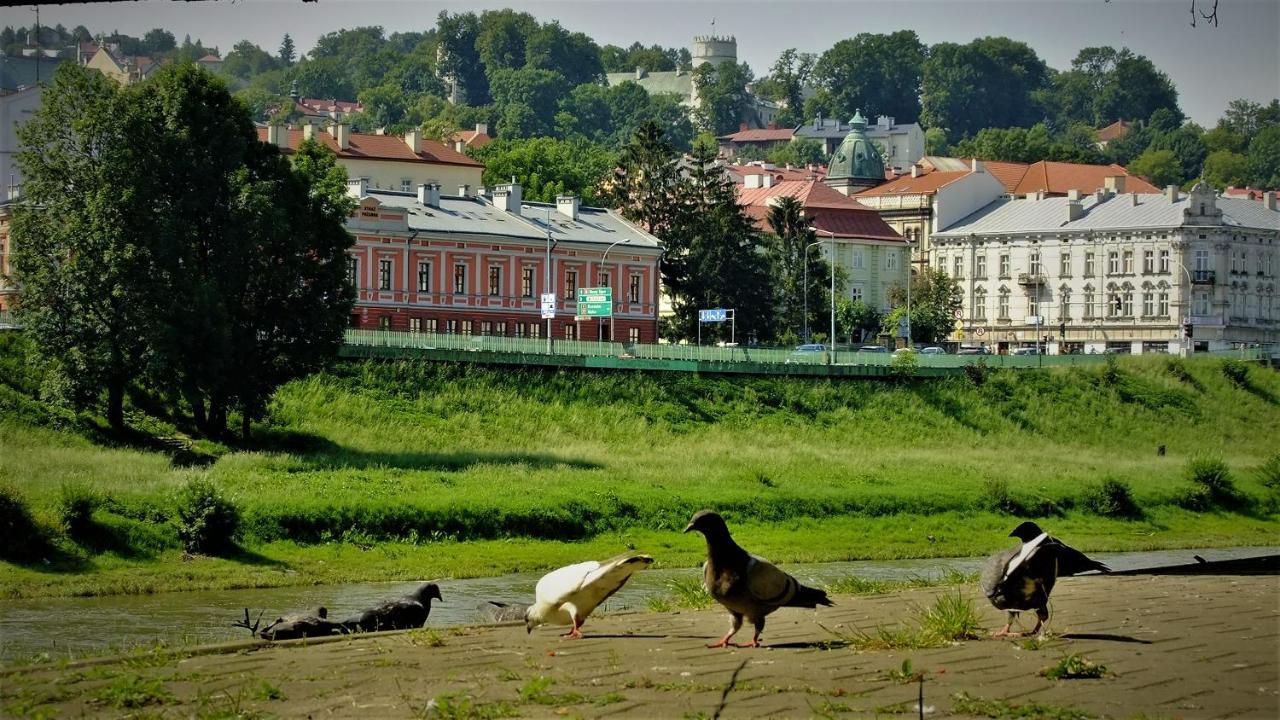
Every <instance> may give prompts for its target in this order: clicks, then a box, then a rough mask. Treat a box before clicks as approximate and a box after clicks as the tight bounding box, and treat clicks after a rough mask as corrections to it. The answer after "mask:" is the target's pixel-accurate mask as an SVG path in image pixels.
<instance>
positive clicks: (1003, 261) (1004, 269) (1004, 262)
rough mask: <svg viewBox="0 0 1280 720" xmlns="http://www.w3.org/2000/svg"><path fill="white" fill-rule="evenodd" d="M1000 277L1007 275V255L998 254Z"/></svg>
mask: <svg viewBox="0 0 1280 720" xmlns="http://www.w3.org/2000/svg"><path fill="white" fill-rule="evenodd" d="M1000 277H1002V278H1007V277H1009V255H1008V254H1002V255H1001V256H1000Z"/></svg>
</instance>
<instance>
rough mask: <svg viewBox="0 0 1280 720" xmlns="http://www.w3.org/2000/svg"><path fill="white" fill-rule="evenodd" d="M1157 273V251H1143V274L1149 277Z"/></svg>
mask: <svg viewBox="0 0 1280 720" xmlns="http://www.w3.org/2000/svg"><path fill="white" fill-rule="evenodd" d="M1155 271H1156V251H1155V250H1143V251H1142V272H1144V273H1146V274H1147V275H1150V274H1151V273H1153V272H1155Z"/></svg>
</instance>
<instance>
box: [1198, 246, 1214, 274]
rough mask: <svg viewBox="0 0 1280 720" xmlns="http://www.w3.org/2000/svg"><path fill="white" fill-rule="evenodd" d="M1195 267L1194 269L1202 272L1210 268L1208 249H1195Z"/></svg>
mask: <svg viewBox="0 0 1280 720" xmlns="http://www.w3.org/2000/svg"><path fill="white" fill-rule="evenodd" d="M1195 269H1196V270H1197V271H1198V272H1204V271H1206V270H1210V269H1211V268H1210V267H1209V251H1208V250H1197V251H1196V254H1195Z"/></svg>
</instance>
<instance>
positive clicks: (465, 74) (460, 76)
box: [436, 10, 489, 105]
mask: <svg viewBox="0 0 1280 720" xmlns="http://www.w3.org/2000/svg"><path fill="white" fill-rule="evenodd" d="M479 35H480V18H478V17H476V14H475V13H469V12H468V13H459V14H456V15H450V14H449V13H448V11H446V10H441V11H440V15H439V17H438V18H437V19H436V42H437V43H438V46H439V48H440V67H439V69H440V75H441V77H444V78H452V79H453V80H454V81H455V82H457V83H458V85H459V87H460V88H461V90H462V93H463V95H465V96H466V101H467V102H468V103H470V104H472V105H485V104H488V102H489V78H488V77H487V76H486V75H485V66H484V64H483V63H482V62H481V61H480V52H479V51H478V50H477V49H476V39H477V38H478V37H479Z"/></svg>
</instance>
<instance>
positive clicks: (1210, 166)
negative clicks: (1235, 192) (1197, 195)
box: [1204, 150, 1249, 190]
mask: <svg viewBox="0 0 1280 720" xmlns="http://www.w3.org/2000/svg"><path fill="white" fill-rule="evenodd" d="M1204 179H1205V182H1207V183H1209V184H1210V185H1212V186H1213V187H1215V188H1218V189H1219V190H1221V189H1223V188H1225V187H1229V186H1237V187H1238V186H1243V185H1247V184H1248V183H1249V158H1247V157H1245V156H1244V155H1243V154H1241V153H1237V152H1231V151H1230V150H1214V151H1213V152H1211V153H1209V156H1208V157H1206V158H1205V160H1204Z"/></svg>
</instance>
